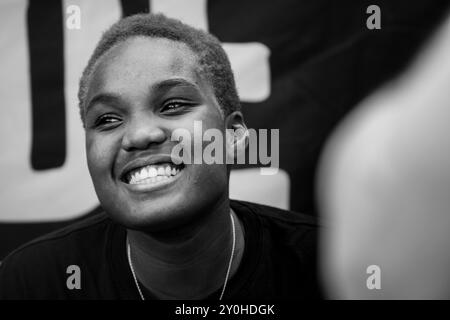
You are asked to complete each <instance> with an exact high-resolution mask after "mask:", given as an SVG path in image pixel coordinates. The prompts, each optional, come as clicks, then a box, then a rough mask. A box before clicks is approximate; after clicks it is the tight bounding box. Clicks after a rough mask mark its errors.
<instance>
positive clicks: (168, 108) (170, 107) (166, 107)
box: [161, 101, 186, 113]
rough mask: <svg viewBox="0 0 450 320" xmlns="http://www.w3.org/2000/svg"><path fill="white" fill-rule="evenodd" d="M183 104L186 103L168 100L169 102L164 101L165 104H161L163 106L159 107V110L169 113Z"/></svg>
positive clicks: (177, 109)
mask: <svg viewBox="0 0 450 320" xmlns="http://www.w3.org/2000/svg"><path fill="white" fill-rule="evenodd" d="M185 105H186V103H184V102H179V101H174V102H169V103H166V104H165V105H163V107H162V108H161V112H169V113H170V112H175V111H179V110H180V109H181V108H183V107H184V106H185Z"/></svg>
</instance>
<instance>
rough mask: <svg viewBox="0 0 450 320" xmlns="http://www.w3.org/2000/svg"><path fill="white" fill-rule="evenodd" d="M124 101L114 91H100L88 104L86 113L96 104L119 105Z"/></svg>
mask: <svg viewBox="0 0 450 320" xmlns="http://www.w3.org/2000/svg"><path fill="white" fill-rule="evenodd" d="M121 102H122V98H121V97H120V96H119V95H116V94H114V93H99V94H96V95H95V96H94V97H93V98H92V99H91V100H89V103H88V104H87V106H86V114H87V113H88V112H89V110H90V109H92V108H93V107H94V106H95V105H98V104H106V105H117V104H119V105H120V103H121Z"/></svg>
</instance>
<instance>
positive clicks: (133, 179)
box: [126, 163, 181, 184]
mask: <svg viewBox="0 0 450 320" xmlns="http://www.w3.org/2000/svg"><path fill="white" fill-rule="evenodd" d="M180 171H181V169H180V168H179V167H177V166H175V165H174V164H171V163H167V164H158V165H148V166H145V167H141V168H137V169H134V170H131V171H130V172H129V173H128V174H127V175H126V182H127V183H129V184H143V183H155V182H159V181H163V180H167V179H171V178H172V177H173V176H176V175H177V174H178V173H179V172H180Z"/></svg>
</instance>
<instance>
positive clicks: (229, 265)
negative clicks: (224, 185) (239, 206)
mask: <svg viewBox="0 0 450 320" xmlns="http://www.w3.org/2000/svg"><path fill="white" fill-rule="evenodd" d="M230 218H231V225H232V230H233V246H232V247H231V255H230V260H229V262H228V269H227V274H226V276H225V281H224V283H223V287H222V293H221V294H220V298H219V300H222V298H223V294H224V293H225V289H226V287H227V283H228V277H229V276H230V271H231V265H232V264H233V257H234V249H235V247H236V227H235V225H234V218H233V214H231V213H230ZM127 256H128V264H129V265H130V269H131V273H132V274H133V279H134V283H135V284H136V288H137V290H138V292H139V296H140V297H141V300H145V297H144V295H143V294H142V290H141V286H140V285H139V281H138V280H137V277H136V273H135V272H134V268H133V262H132V261H131V248H130V243H129V242H128V238H127Z"/></svg>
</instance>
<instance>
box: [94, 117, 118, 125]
mask: <svg viewBox="0 0 450 320" xmlns="http://www.w3.org/2000/svg"><path fill="white" fill-rule="evenodd" d="M119 121H120V119H119V118H118V117H115V116H111V115H103V116H101V117H99V118H98V119H97V121H95V125H96V126H102V125H109V124H115V123H117V122H119Z"/></svg>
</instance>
